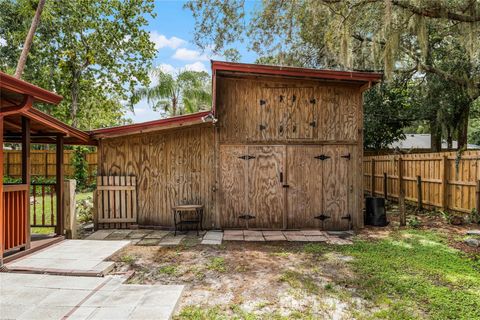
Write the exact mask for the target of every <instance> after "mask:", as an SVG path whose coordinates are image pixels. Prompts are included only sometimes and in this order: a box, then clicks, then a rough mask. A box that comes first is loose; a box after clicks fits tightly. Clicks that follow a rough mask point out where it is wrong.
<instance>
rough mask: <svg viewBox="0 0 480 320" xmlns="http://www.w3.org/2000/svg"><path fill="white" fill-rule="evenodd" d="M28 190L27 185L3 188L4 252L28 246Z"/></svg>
mask: <svg viewBox="0 0 480 320" xmlns="http://www.w3.org/2000/svg"><path fill="white" fill-rule="evenodd" d="M28 190H29V186H28V185H25V184H16V185H4V186H3V195H2V196H3V210H2V212H3V214H4V217H3V221H4V223H3V226H1V227H2V228H3V239H2V240H3V241H2V244H3V252H8V251H10V250H15V249H19V248H25V247H26V246H27V242H28V240H29V239H28V237H29V235H28V230H27V221H28V201H27V199H28Z"/></svg>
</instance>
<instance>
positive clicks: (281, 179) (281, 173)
mask: <svg viewBox="0 0 480 320" xmlns="http://www.w3.org/2000/svg"><path fill="white" fill-rule="evenodd" d="M280 183H283V172H280Z"/></svg>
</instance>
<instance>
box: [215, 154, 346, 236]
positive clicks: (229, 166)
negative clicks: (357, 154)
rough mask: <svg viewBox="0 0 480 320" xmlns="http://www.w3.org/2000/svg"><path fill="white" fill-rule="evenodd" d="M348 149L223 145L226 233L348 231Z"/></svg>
mask: <svg viewBox="0 0 480 320" xmlns="http://www.w3.org/2000/svg"><path fill="white" fill-rule="evenodd" d="M350 149H351V147H350V146H343V145H328V146H327V145H325V146H304V145H298V146H245V145H222V146H221V147H220V216H221V225H222V227H223V228H250V229H251V228H256V229H284V228H288V229H307V228H310V229H312V228H315V229H324V230H347V229H349V228H350V220H349V219H348V217H349V215H350V214H351V213H350V211H349V210H350V207H349V196H348V195H349V189H350V185H351V182H350V177H351V176H350V175H349V167H350V166H349V164H350V161H351V160H350V159H349V157H348V155H349V154H350V152H351V150H350Z"/></svg>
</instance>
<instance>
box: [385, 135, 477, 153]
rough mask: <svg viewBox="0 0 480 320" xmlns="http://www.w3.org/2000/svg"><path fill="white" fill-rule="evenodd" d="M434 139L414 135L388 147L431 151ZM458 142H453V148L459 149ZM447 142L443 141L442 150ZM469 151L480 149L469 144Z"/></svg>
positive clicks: (427, 136)
mask: <svg viewBox="0 0 480 320" xmlns="http://www.w3.org/2000/svg"><path fill="white" fill-rule="evenodd" d="M431 140H432V137H431V135H430V134H412V133H408V134H406V135H405V139H404V140H399V141H396V142H394V143H392V144H390V145H389V146H388V148H389V149H402V150H408V149H430V148H431ZM457 145H458V144H457V141H453V142H452V148H453V149H456V148H457ZM447 147H448V146H447V141H445V140H442V149H447ZM467 149H480V146H479V145H475V144H468V145H467Z"/></svg>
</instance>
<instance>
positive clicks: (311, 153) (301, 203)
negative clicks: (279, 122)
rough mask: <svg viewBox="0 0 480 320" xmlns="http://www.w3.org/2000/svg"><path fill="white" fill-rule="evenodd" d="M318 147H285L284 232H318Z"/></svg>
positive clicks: (319, 198) (320, 178)
mask: <svg viewBox="0 0 480 320" xmlns="http://www.w3.org/2000/svg"><path fill="white" fill-rule="evenodd" d="M320 154H322V147H321V146H288V147H287V180H286V184H288V185H289V188H288V189H287V212H288V228H293V229H295V228H319V227H320V222H319V220H317V219H315V216H318V215H320V214H321V212H322V203H323V201H322V161H321V160H318V159H315V158H314V157H315V156H318V155H320Z"/></svg>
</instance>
